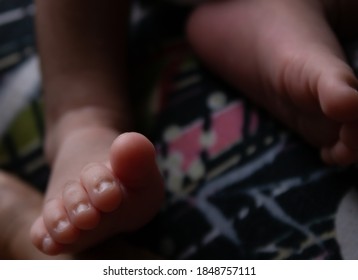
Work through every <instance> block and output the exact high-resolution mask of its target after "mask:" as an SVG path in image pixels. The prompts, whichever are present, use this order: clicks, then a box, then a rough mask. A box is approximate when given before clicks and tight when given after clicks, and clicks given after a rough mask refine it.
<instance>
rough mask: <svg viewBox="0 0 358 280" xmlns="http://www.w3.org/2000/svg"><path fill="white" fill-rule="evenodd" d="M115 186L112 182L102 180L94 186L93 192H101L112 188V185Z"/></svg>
mask: <svg viewBox="0 0 358 280" xmlns="http://www.w3.org/2000/svg"><path fill="white" fill-rule="evenodd" d="M114 186H115V183H114V182H108V181H103V182H101V183H99V184H98V185H97V186H96V187H95V188H94V192H96V193H103V192H105V191H107V190H109V189H113V187H114Z"/></svg>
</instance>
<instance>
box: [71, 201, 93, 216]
mask: <svg viewBox="0 0 358 280" xmlns="http://www.w3.org/2000/svg"><path fill="white" fill-rule="evenodd" d="M90 208H91V205H89V204H85V203H80V204H78V205H77V207H76V208H75V209H73V213H74V214H75V215H78V214H81V213H83V212H86V211H88V210H89V209H90Z"/></svg>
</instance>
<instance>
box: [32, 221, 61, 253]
mask: <svg viewBox="0 0 358 280" xmlns="http://www.w3.org/2000/svg"><path fill="white" fill-rule="evenodd" d="M30 237H31V241H32V243H33V244H34V245H35V246H36V248H37V249H39V250H40V251H42V252H44V253H45V254H47V255H57V254H59V253H61V251H62V249H63V245H62V244H59V243H57V242H56V241H55V240H53V238H52V237H51V236H50V234H49V233H48V230H47V228H46V226H45V223H44V221H43V218H42V217H39V218H37V220H36V221H35V222H34V224H33V225H32V228H31V232H30Z"/></svg>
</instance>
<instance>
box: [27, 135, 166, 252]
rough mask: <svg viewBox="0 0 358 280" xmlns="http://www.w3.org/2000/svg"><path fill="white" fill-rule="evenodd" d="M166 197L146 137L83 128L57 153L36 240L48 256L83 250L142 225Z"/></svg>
mask: <svg viewBox="0 0 358 280" xmlns="http://www.w3.org/2000/svg"><path fill="white" fill-rule="evenodd" d="M112 142H113V143H112ZM111 143H112V144H111ZM108 147H110V149H109V150H108ZM162 198H163V183H162V179H161V175H160V173H159V170H158V168H157V165H156V163H155V151H154V148H153V146H152V144H151V143H150V142H149V141H148V140H147V139H146V138H145V137H144V136H142V135H141V134H138V133H124V134H121V135H120V136H118V137H117V133H116V132H114V131H111V130H110V129H105V128H91V129H85V130H83V131H78V132H76V133H74V134H73V135H71V137H70V139H68V140H67V141H65V142H64V144H63V145H62V146H61V149H60V151H59V153H58V156H57V157H56V160H55V162H54V166H53V174H52V177H51V181H50V183H49V188H48V190H47V193H46V196H45V202H44V204H43V209H42V213H40V215H39V217H38V218H37V219H36V221H35V222H34V224H33V225H32V229H31V239H32V242H33V244H34V245H35V246H36V247H37V248H38V249H39V250H40V251H41V252H43V253H45V254H47V255H57V254H59V253H71V254H72V253H77V252H81V251H83V250H84V249H87V248H90V247H92V246H94V245H96V244H97V243H99V242H100V241H103V240H105V239H107V238H109V237H111V236H113V235H115V234H117V233H125V232H129V231H133V230H136V229H138V228H139V227H142V226H143V225H144V224H145V223H147V222H148V221H149V220H150V219H151V218H152V217H153V216H154V214H156V213H157V211H158V210H159V207H160V205H161V202H162Z"/></svg>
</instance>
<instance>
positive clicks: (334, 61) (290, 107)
mask: <svg viewBox="0 0 358 280" xmlns="http://www.w3.org/2000/svg"><path fill="white" fill-rule="evenodd" d="M336 2H337V3H336ZM338 2H341V1H323V0H322V1H319V0H315V1H313V0H309V1H305V0H304V1H302V0H255V1H218V2H211V3H208V4H204V5H203V6H201V7H199V8H198V9H197V10H196V11H195V12H194V13H193V14H192V16H191V18H190V20H189V22H188V36H189V40H190V42H191V43H192V45H193V47H194V48H195V49H196V51H197V52H198V54H199V55H200V56H201V57H202V58H203V59H204V61H205V62H206V63H207V64H208V65H209V66H211V67H212V69H214V71H217V72H218V73H219V74H220V75H222V76H223V77H224V78H225V79H227V80H228V81H229V82H231V83H232V84H233V85H235V86H237V87H238V88H240V89H242V90H243V91H244V92H245V93H246V94H247V95H248V97H249V98H251V99H252V100H253V101H254V102H256V103H257V104H258V105H260V106H262V107H264V108H266V109H267V110H268V111H270V112H271V113H272V114H273V115H275V116H276V117H278V118H279V119H280V120H281V121H283V122H284V123H286V124H287V125H288V126H290V127H291V128H293V129H294V130H295V131H296V132H298V133H299V134H301V135H302V136H303V137H304V138H305V139H306V140H307V141H308V142H310V143H312V144H313V145H316V146H318V147H320V148H321V155H322V158H323V159H324V160H325V161H326V162H327V163H338V164H342V165H345V164H350V163H352V162H356V161H358V144H357V143H358V110H357V108H358V92H357V89H358V82H357V79H356V77H355V75H354V74H353V71H352V69H351V68H350V67H349V66H348V64H347V63H346V61H345V57H344V53H343V51H342V50H341V47H340V44H339V42H338V40H337V38H336V36H335V34H334V33H333V31H332V29H331V26H330V24H329V23H328V22H327V15H326V13H327V12H328V16H331V18H340V19H342V18H344V19H345V22H347V23H350V24H352V23H353V20H354V17H353V16H352V17H350V16H349V15H354V14H355V12H356V11H358V4H357V3H356V2H355V1H345V3H344V5H345V6H342V7H339V9H338V7H336V6H337V5H335V4H338ZM327 3H329V4H330V5H331V3H332V6H328V5H327ZM341 4H342V3H341ZM338 12H339V13H341V15H338V14H337V13H338ZM332 24H334V22H333V21H332ZM340 24H344V22H343V21H342V22H341V23H340ZM334 27H338V26H337V24H336V25H335V26H334ZM339 28H341V29H340V30H343V31H344V26H343V25H340V26H339ZM348 28H349V26H348ZM337 29H338V28H337ZM345 30H348V29H347V28H346V29H345ZM345 35H346V34H345Z"/></svg>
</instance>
